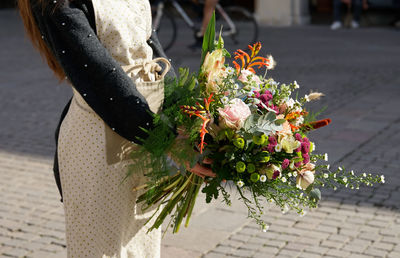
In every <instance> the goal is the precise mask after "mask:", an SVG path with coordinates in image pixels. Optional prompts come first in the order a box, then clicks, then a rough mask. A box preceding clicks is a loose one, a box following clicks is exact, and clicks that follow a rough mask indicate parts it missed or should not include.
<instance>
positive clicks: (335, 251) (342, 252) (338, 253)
mask: <svg viewBox="0 0 400 258" xmlns="http://www.w3.org/2000/svg"><path fill="white" fill-rule="evenodd" d="M350 254H351V253H350V252H349V251H345V250H338V249H329V250H328V251H327V253H326V255H328V256H333V257H341V258H342V257H348V256H349V255H350Z"/></svg>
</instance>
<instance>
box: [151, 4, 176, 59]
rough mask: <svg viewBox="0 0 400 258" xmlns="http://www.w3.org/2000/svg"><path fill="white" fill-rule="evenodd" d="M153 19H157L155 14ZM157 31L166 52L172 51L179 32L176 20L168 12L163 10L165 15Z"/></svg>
mask: <svg viewBox="0 0 400 258" xmlns="http://www.w3.org/2000/svg"><path fill="white" fill-rule="evenodd" d="M153 17H156V16H155V14H153ZM153 24H154V21H153ZM155 30H156V31H157V35H158V39H159V40H160V43H161V45H162V47H163V48H164V51H167V50H168V49H170V48H171V47H172V45H173V44H174V43H175V40H176V35H177V31H176V23H175V19H174V18H173V15H172V14H171V13H170V12H169V11H168V10H165V9H164V10H163V15H162V17H161V20H160V22H159V23H158V26H157V27H156V28H155Z"/></svg>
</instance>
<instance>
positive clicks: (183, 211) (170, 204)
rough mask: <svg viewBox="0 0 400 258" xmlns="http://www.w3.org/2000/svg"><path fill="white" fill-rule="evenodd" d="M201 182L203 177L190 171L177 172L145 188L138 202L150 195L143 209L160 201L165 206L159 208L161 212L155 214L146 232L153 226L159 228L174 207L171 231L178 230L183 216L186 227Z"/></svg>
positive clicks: (157, 210)
mask: <svg viewBox="0 0 400 258" xmlns="http://www.w3.org/2000/svg"><path fill="white" fill-rule="evenodd" d="M203 182H204V180H203V178H201V177H199V176H197V175H195V174H192V173H190V174H189V176H187V175H181V174H177V175H175V176H172V177H171V178H169V179H167V180H161V182H160V183H159V184H158V185H155V186H154V185H153V186H152V187H151V188H149V189H147V191H146V192H145V193H144V194H142V195H141V196H139V198H138V202H144V201H146V196H147V195H151V196H152V198H151V199H150V200H147V201H146V206H145V207H144V208H143V210H146V209H148V208H150V207H152V206H154V205H156V204H157V203H158V202H160V201H161V204H165V206H164V207H162V208H161V212H160V213H159V214H158V215H157V217H156V219H155V222H154V223H153V225H152V226H151V227H150V228H149V230H148V232H150V231H152V230H153V229H155V228H159V227H160V226H161V225H162V223H163V221H164V220H165V218H166V217H167V216H168V215H169V214H171V213H172V211H173V210H174V209H175V208H176V209H175V213H174V216H173V218H172V219H173V220H174V229H173V233H177V232H178V231H179V229H180V225H181V224H182V221H183V219H184V218H185V217H186V222H185V227H187V226H188V225H189V221H190V217H191V215H192V212H193V208H194V205H195V202H196V198H197V195H198V193H199V191H200V187H201V185H202V183H203ZM154 191H155V193H154ZM169 196H171V197H169ZM159 210H160V206H159V207H158V208H157V209H156V211H155V213H154V214H153V216H151V218H150V219H149V220H148V221H147V222H149V221H150V220H151V219H152V218H153V217H154V216H156V214H157V213H158V212H159Z"/></svg>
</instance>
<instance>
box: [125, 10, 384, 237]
mask: <svg viewBox="0 0 400 258" xmlns="http://www.w3.org/2000/svg"><path fill="white" fill-rule="evenodd" d="M214 24H215V18H214V17H213V18H212V20H211V22H210V24H209V26H208V29H207V32H206V35H205V37H204V42H203V54H202V62H201V63H202V65H201V67H200V71H199V72H198V73H197V74H189V72H188V70H187V69H180V77H179V79H178V80H175V81H171V82H169V85H168V87H166V93H165V103H164V106H166V108H165V109H164V110H163V113H162V114H161V115H156V117H155V125H156V126H155V128H154V129H152V130H151V131H148V134H149V137H148V138H147V139H146V140H145V141H144V144H143V146H142V147H141V148H140V149H139V151H137V152H135V153H134V154H133V155H132V159H133V160H134V166H135V167H137V166H138V164H146V165H143V166H144V167H143V169H146V171H148V173H147V174H146V175H147V176H148V178H149V181H148V184H146V186H145V189H144V190H145V192H144V193H143V194H142V195H141V196H140V197H139V199H138V202H139V203H143V209H147V208H150V207H157V211H156V212H155V213H154V216H156V219H155V221H154V224H153V225H152V226H151V227H150V230H152V229H154V228H158V227H160V226H161V224H162V223H163V222H164V220H165V218H166V217H167V215H169V214H170V215H172V217H171V218H172V219H171V221H170V223H172V224H173V232H174V233H176V232H178V230H179V228H180V225H181V224H182V221H183V220H184V219H185V218H186V223H185V226H187V225H188V223H189V220H190V216H191V213H192V210H193V207H194V204H195V201H196V198H197V195H198V193H199V191H200V190H201V191H202V192H203V193H205V195H206V202H211V201H212V199H217V198H219V197H220V196H222V199H223V200H224V201H225V202H226V204H228V205H230V202H231V201H230V194H229V192H228V190H227V187H229V186H232V185H233V186H234V187H235V188H236V190H237V192H238V193H239V196H240V198H241V200H242V201H243V203H244V204H245V206H246V207H247V209H248V215H249V217H251V218H253V219H255V220H256V222H257V223H258V224H259V225H260V226H261V228H262V229H263V230H266V229H267V228H268V225H267V223H266V222H265V221H263V220H262V217H261V215H262V214H263V203H265V202H266V201H268V202H271V203H275V204H276V205H277V206H279V207H280V208H281V209H282V210H283V211H287V210H289V209H292V210H295V211H296V212H298V213H299V214H300V215H304V214H305V210H306V208H314V207H317V204H318V201H319V200H320V199H321V192H320V190H319V188H320V187H331V188H334V189H336V187H337V186H339V185H342V186H345V187H349V188H352V189H353V188H355V189H358V188H359V186H360V184H366V185H372V184H373V183H383V182H384V177H383V176H372V175H371V174H368V175H366V174H364V175H361V176H357V175H355V174H354V173H353V171H346V170H345V169H344V168H342V167H339V168H338V169H337V170H334V171H332V170H330V166H329V164H326V163H325V164H320V163H324V162H323V161H327V160H328V155H327V154H315V152H314V151H315V149H316V147H315V144H314V143H313V142H312V141H311V140H310V139H309V138H308V134H309V133H310V132H312V131H313V130H315V129H318V128H320V127H323V126H326V125H328V124H329V123H330V119H323V120H318V121H316V119H315V117H316V115H318V114H311V113H309V112H308V111H307V110H306V109H305V108H304V105H305V104H306V103H307V102H310V101H313V100H317V99H319V98H320V97H322V96H323V94H322V93H318V92H314V93H310V94H309V95H305V96H304V97H301V98H300V97H297V96H296V97H293V93H294V92H295V91H296V89H298V88H299V85H298V84H297V83H296V82H293V83H290V84H280V83H278V82H276V81H274V80H273V79H272V78H267V76H266V75H267V71H269V70H271V69H273V68H274V66H275V61H274V60H273V58H272V57H271V56H267V57H262V56H259V53H260V49H261V43H255V44H253V45H251V46H249V51H248V52H246V51H243V50H240V49H239V50H237V51H236V52H235V53H234V57H233V60H232V65H229V64H227V63H226V59H227V58H230V57H231V55H230V53H229V52H228V51H227V50H226V49H224V43H223V39H222V37H221V36H219V38H218V40H217V41H215V40H214V39H215V27H214V26H215V25H214ZM256 69H258V70H261V69H264V73H263V74H262V75H259V74H257V73H256ZM170 127H175V128H178V131H179V132H180V134H181V135H186V137H178V139H176V136H175V135H174V134H172V133H171V130H170ZM204 158H210V159H211V160H212V161H213V162H212V164H211V168H212V170H213V171H214V172H215V173H216V177H213V178H211V177H210V178H202V177H200V176H197V175H195V174H193V173H190V172H187V169H186V167H185V166H184V165H182V164H185V162H186V163H187V161H188V160H189V161H190V162H191V164H194V163H195V162H199V161H200V162H201V161H202V160H203V159H204ZM318 160H320V161H322V162H317V161H318ZM130 173H132V172H131V171H130ZM135 190H137V189H135Z"/></svg>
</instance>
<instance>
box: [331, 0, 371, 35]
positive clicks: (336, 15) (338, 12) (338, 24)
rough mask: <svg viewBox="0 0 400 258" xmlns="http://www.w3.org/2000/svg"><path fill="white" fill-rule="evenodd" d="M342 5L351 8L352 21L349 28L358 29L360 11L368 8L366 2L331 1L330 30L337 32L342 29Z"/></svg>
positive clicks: (363, 0)
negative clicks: (331, 17) (331, 19)
mask: <svg viewBox="0 0 400 258" xmlns="http://www.w3.org/2000/svg"><path fill="white" fill-rule="evenodd" d="M342 4H346V5H348V6H349V7H350V6H351V8H352V11H353V20H352V21H351V24H350V27H351V28H352V29H357V28H359V27H360V18H361V13H362V10H363V9H367V8H368V3H367V0H333V23H332V25H331V29H332V30H337V29H340V28H342V27H343V23H342Z"/></svg>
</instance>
